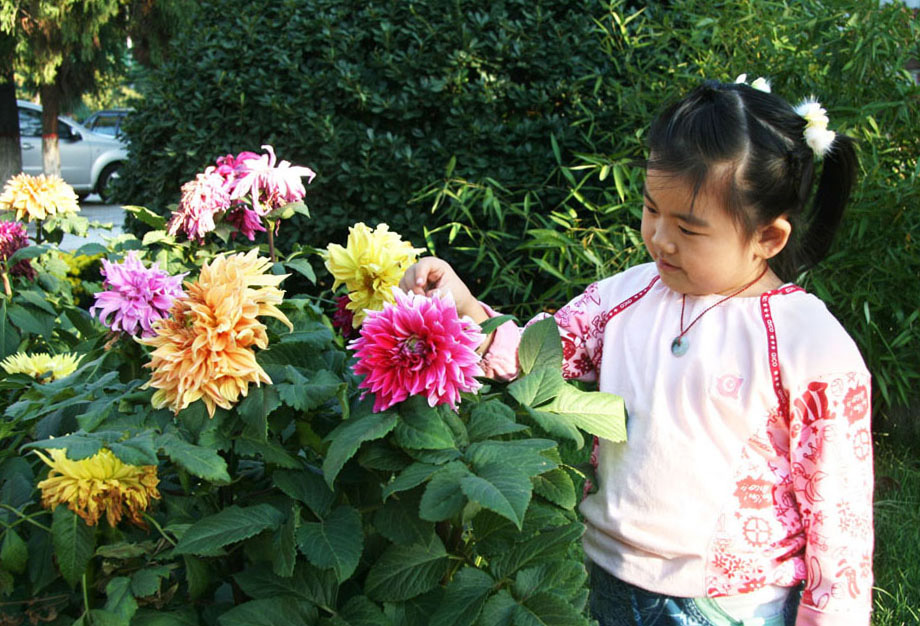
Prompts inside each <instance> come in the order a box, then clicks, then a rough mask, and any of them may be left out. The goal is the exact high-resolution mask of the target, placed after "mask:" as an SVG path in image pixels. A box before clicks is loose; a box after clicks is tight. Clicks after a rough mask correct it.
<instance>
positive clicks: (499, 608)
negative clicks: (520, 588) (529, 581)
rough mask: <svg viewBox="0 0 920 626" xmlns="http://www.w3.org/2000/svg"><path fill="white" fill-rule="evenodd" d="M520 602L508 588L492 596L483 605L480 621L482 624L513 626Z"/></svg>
mask: <svg viewBox="0 0 920 626" xmlns="http://www.w3.org/2000/svg"><path fill="white" fill-rule="evenodd" d="M517 610H518V603H517V601H516V600H515V599H514V596H512V595H511V592H509V591H508V590H507V589H502V590H501V591H499V592H498V593H496V594H495V595H493V596H492V597H490V598H489V599H488V600H487V601H486V603H485V606H483V607H482V615H481V617H480V618H479V623H480V624H481V625H482V626H513V623H514V615H515V613H516V612H517Z"/></svg>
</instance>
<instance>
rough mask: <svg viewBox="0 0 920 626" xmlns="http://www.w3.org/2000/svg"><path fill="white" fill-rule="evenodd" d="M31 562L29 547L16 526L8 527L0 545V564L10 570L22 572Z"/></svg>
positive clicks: (15, 572) (17, 572) (16, 572)
mask: <svg viewBox="0 0 920 626" xmlns="http://www.w3.org/2000/svg"><path fill="white" fill-rule="evenodd" d="M28 562H29V548H28V546H27V545H26V542H25V541H23V539H22V537H20V536H19V533H17V532H16V529H14V528H7V529H6V532H5V533H4V535H3V545H2V547H0V566H2V567H3V569H5V570H6V571H8V572H13V573H14V574H21V573H22V572H24V571H25V569H26V565H27V564H28Z"/></svg>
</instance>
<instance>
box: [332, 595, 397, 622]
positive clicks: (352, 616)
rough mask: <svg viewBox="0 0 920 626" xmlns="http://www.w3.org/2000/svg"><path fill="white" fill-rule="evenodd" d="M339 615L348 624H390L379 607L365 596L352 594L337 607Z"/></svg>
mask: <svg viewBox="0 0 920 626" xmlns="http://www.w3.org/2000/svg"><path fill="white" fill-rule="evenodd" d="M339 616H340V617H341V618H342V619H343V620H345V622H346V623H347V624H348V626H391V622H390V620H389V619H387V617H386V615H384V614H383V611H381V610H380V607H379V606H377V605H376V604H374V603H373V602H371V601H370V600H369V599H368V598H367V596H352V597H351V598H349V599H348V601H347V602H346V603H345V604H344V605H342V608H341V609H339Z"/></svg>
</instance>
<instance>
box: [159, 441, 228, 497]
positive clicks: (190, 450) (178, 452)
mask: <svg viewBox="0 0 920 626" xmlns="http://www.w3.org/2000/svg"><path fill="white" fill-rule="evenodd" d="M157 445H158V446H159V447H160V448H162V449H163V452H164V453H166V456H168V457H169V458H170V460H172V461H173V462H174V463H177V464H178V465H180V466H181V467H183V468H184V469H185V470H186V471H188V472H189V473H190V474H194V475H195V476H198V477H200V478H204V479H205V480H209V481H211V482H213V483H218V484H228V483H229V482H230V474H228V473H227V462H226V461H224V459H223V458H222V457H221V456H220V455H219V454H218V453H217V451H216V450H213V449H211V448H204V447H202V446H196V445H195V444H192V443H189V442H188V441H185V440H184V439H180V438H179V437H178V436H176V435H175V434H173V433H169V432H167V433H163V434H162V435H160V437H159V439H158V440H157Z"/></svg>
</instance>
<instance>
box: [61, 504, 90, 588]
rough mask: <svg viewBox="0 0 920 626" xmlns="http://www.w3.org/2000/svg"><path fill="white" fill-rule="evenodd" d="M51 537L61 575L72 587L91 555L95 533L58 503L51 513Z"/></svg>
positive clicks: (81, 574) (84, 569)
mask: <svg viewBox="0 0 920 626" xmlns="http://www.w3.org/2000/svg"><path fill="white" fill-rule="evenodd" d="M51 538H52V541H53V542H54V556H55V558H56V559H57V564H58V568H59V569H60V570H61V575H62V576H63V577H64V580H66V581H67V584H69V585H70V586H71V587H74V586H75V585H76V584H77V582H79V580H80V578H81V577H82V576H83V573H84V572H85V571H86V566H87V565H89V561H90V559H91V558H92V556H93V550H94V549H95V548H96V535H95V533H94V532H93V529H92V528H91V527H89V526H87V525H86V522H84V521H83V520H82V519H81V518H79V517H78V516H77V515H76V514H75V513H74V512H73V511H71V510H70V509H68V508H67V507H65V506H60V505H59V506H58V507H56V508H55V509H54V513H53V515H52V521H51Z"/></svg>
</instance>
